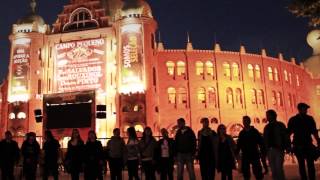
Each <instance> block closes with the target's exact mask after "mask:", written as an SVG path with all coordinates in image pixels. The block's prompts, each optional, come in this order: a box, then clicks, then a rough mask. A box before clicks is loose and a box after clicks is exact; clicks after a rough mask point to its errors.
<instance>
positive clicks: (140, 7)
mask: <svg viewBox="0 0 320 180" xmlns="http://www.w3.org/2000/svg"><path fill="white" fill-rule="evenodd" d="M136 16H140V17H149V18H153V16H152V10H151V8H150V6H149V4H148V3H147V2H146V1H144V0H123V3H122V8H121V9H119V11H118V13H117V15H116V19H121V18H123V17H136Z"/></svg>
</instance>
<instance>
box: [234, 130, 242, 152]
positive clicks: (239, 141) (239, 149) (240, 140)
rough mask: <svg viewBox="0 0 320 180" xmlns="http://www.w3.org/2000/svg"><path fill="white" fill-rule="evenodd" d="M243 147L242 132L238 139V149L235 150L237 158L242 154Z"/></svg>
mask: <svg viewBox="0 0 320 180" xmlns="http://www.w3.org/2000/svg"><path fill="white" fill-rule="evenodd" d="M242 145H243V141H242V133H241V132H240V134H239V137H238V139H237V144H236V148H235V154H236V156H238V155H239V153H240V151H241V147H242Z"/></svg>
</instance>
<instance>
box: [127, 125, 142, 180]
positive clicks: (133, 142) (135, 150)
mask: <svg viewBox="0 0 320 180" xmlns="http://www.w3.org/2000/svg"><path fill="white" fill-rule="evenodd" d="M127 135H128V142H127V145H126V147H127V158H126V161H127V168H128V175H129V180H133V179H135V180H140V178H139V175H138V170H139V158H140V154H139V140H138V138H137V133H136V130H135V129H134V127H129V128H128V129H127Z"/></svg>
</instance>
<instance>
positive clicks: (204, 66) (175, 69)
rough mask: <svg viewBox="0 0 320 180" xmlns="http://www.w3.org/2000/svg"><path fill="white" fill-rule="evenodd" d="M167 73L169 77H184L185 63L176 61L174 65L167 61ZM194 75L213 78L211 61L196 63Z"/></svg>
mask: <svg viewBox="0 0 320 180" xmlns="http://www.w3.org/2000/svg"><path fill="white" fill-rule="evenodd" d="M166 66H167V73H168V75H170V76H174V75H177V76H185V75H186V63H185V62H183V61H178V62H177V63H174V62H173V61H167V62H166ZM195 67H196V70H195V74H196V75H198V76H204V74H205V73H206V74H207V75H208V76H214V65H213V63H212V62H211V61H206V62H202V61H196V63H195Z"/></svg>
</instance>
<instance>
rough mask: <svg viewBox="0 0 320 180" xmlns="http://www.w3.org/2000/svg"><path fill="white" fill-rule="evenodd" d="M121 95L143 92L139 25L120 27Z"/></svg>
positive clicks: (142, 62) (140, 29) (141, 40)
mask: <svg viewBox="0 0 320 180" xmlns="http://www.w3.org/2000/svg"><path fill="white" fill-rule="evenodd" d="M120 57H121V74H120V77H121V85H120V92H121V93H125V94H128V93H136V92H144V90H145V82H144V81H145V80H144V77H145V75H144V73H145V72H144V59H143V35H142V26H141V25H140V24H130V25H124V26H122V27H121V56H120Z"/></svg>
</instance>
